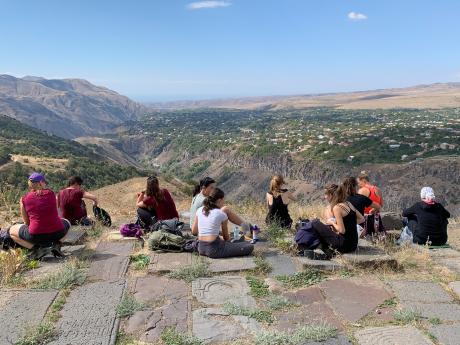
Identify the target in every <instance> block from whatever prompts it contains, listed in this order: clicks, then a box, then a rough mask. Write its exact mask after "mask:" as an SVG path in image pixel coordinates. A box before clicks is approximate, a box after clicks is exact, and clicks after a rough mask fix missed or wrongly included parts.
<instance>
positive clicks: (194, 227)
mask: <svg viewBox="0 0 460 345" xmlns="http://www.w3.org/2000/svg"><path fill="white" fill-rule="evenodd" d="M192 235H194V236H198V217H197V216H195V219H194V220H193V225H192Z"/></svg>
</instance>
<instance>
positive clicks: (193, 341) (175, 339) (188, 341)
mask: <svg viewBox="0 0 460 345" xmlns="http://www.w3.org/2000/svg"><path fill="white" fill-rule="evenodd" d="M161 341H162V342H163V344H164V345H202V344H203V342H202V341H201V340H200V339H198V338H196V337H193V336H191V335H188V334H184V333H181V332H179V331H178V330H177V329H175V328H167V329H165V330H164V331H163V333H162V334H161Z"/></svg>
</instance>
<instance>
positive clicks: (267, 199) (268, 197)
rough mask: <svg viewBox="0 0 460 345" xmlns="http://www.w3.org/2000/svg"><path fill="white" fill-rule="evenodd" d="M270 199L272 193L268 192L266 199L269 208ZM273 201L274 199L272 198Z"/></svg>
mask: <svg viewBox="0 0 460 345" xmlns="http://www.w3.org/2000/svg"><path fill="white" fill-rule="evenodd" d="M270 199H271V195H270V194H268V193H267V194H266V195H265V200H266V205H267V208H270ZM271 201H272V202H273V200H271Z"/></svg>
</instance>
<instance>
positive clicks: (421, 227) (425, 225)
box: [402, 187, 450, 246]
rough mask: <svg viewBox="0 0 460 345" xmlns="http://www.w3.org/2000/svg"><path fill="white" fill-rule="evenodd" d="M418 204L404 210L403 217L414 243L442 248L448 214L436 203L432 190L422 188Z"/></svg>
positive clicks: (445, 238) (444, 242)
mask: <svg viewBox="0 0 460 345" xmlns="http://www.w3.org/2000/svg"><path fill="white" fill-rule="evenodd" d="M420 198H421V199H422V200H421V201H419V202H416V203H415V204H414V205H413V206H412V207H409V208H408V209H405V210H404V212H403V214H402V215H403V217H406V218H407V219H408V226H409V229H411V231H412V233H413V237H414V243H417V244H427V243H428V244H430V245H434V246H442V245H444V244H446V242H447V224H448V223H449V222H448V220H447V219H448V218H450V213H449V212H448V211H447V210H446V209H445V208H444V206H442V205H441V204H440V203H438V202H436V196H435V194H434V191H433V188H431V187H423V188H422V190H421V191H420Z"/></svg>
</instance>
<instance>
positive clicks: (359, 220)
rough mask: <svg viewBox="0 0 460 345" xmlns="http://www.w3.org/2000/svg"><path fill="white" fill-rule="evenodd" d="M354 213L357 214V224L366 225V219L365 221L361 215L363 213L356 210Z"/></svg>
mask: <svg viewBox="0 0 460 345" xmlns="http://www.w3.org/2000/svg"><path fill="white" fill-rule="evenodd" d="M377 205H378V204H377ZM354 211H355V213H356V222H357V223H358V224H362V223H364V221H365V219H364V216H363V215H362V214H361V212H359V211H358V210H357V209H354Z"/></svg>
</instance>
